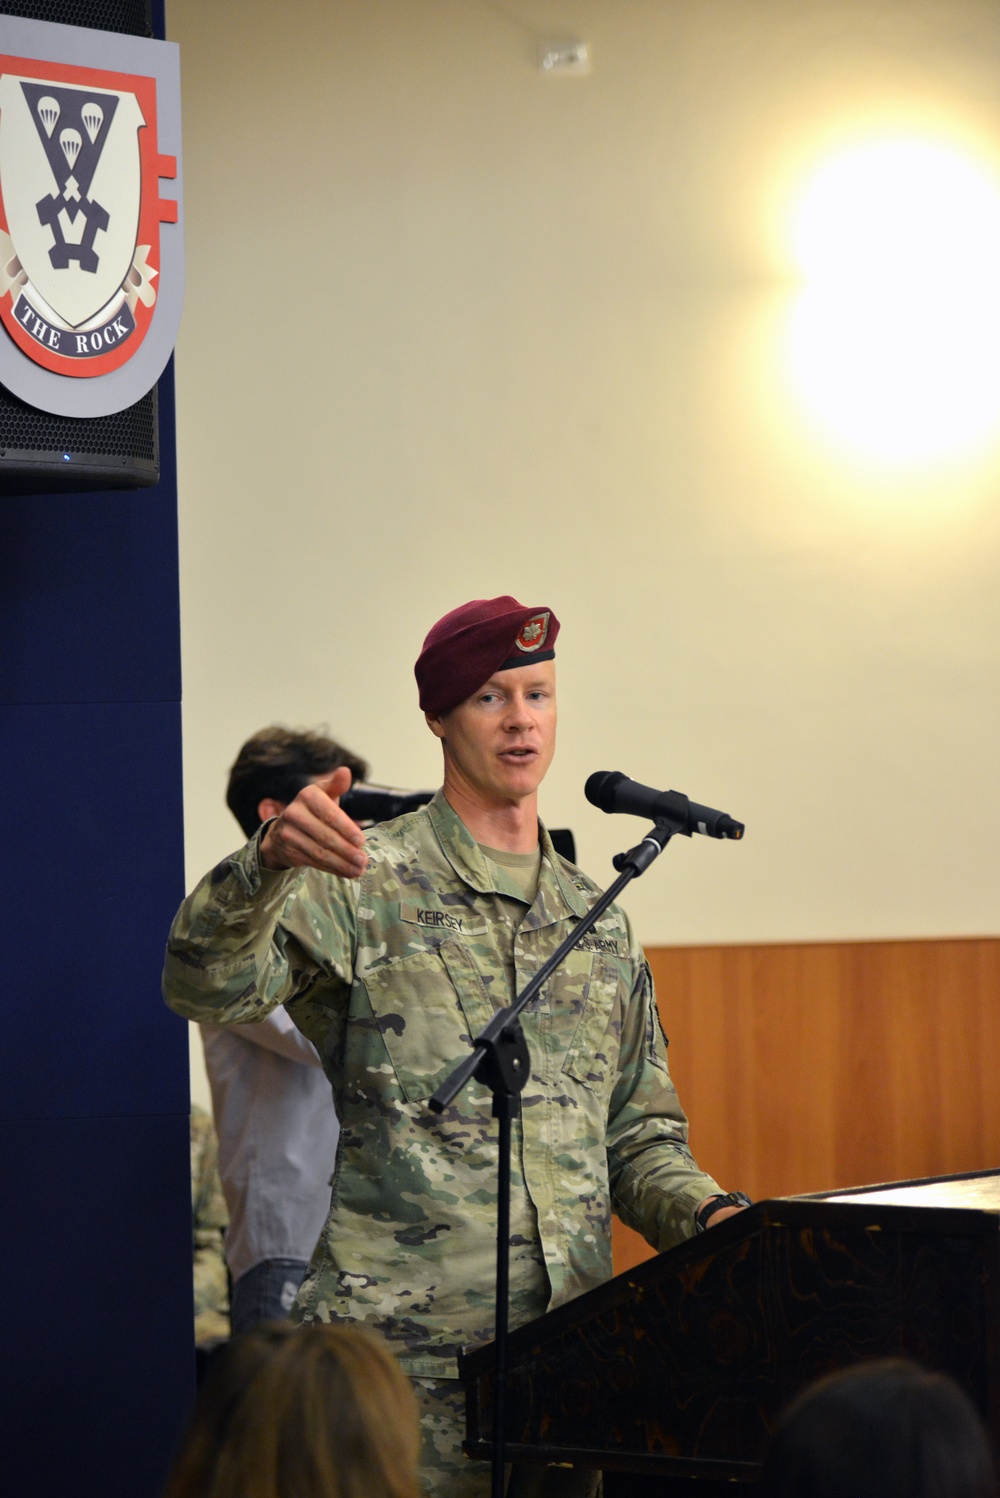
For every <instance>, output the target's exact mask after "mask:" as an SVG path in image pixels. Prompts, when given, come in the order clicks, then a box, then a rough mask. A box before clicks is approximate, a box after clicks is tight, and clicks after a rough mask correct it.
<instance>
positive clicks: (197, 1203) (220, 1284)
mask: <svg viewBox="0 0 1000 1498" xmlns="http://www.w3.org/2000/svg"><path fill="white" fill-rule="evenodd" d="M228 1222H229V1216H228V1214H227V1212H226V1199H225V1197H224V1196H223V1194H222V1182H221V1181H220V1179H219V1166H218V1151H217V1146H216V1140H215V1130H214V1128H213V1127H212V1120H211V1119H210V1118H209V1116H208V1114H207V1113H206V1112H205V1110H204V1108H199V1107H198V1105H197V1104H196V1103H194V1104H192V1106H191V1225H192V1235H193V1238H194V1340H195V1343H196V1345H197V1346H198V1347H202V1346H204V1345H207V1344H208V1343H211V1342H216V1341H218V1340H219V1339H220V1338H222V1337H228V1336H229V1276H228V1275H227V1274H226V1261H225V1258H224V1257H223V1250H222V1245H223V1239H224V1236H225V1231H226V1226H227V1224H228Z"/></svg>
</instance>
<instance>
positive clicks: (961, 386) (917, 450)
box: [792, 139, 1000, 465]
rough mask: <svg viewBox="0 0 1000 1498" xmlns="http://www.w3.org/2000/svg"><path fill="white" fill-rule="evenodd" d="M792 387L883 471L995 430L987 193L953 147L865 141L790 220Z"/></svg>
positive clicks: (834, 166)
mask: <svg viewBox="0 0 1000 1498" xmlns="http://www.w3.org/2000/svg"><path fill="white" fill-rule="evenodd" d="M795 248H796V252H797V258H798V262H799V265H800V268H801V272H802V275H803V278H804V282H805V285H804V288H803V291H802V294H801V297H800V299H799V301H798V303H797V305H796V308H795V312H794V316H793V320H792V363H793V370H794V376H795V381H796V385H797V387H798V389H799V391H800V393H801V395H802V396H803V397H804V399H805V400H806V402H807V404H808V406H809V407H810V408H811V409H812V411H813V412H814V414H815V415H816V416H817V417H818V418H819V419H820V421H821V422H822V423H823V425H824V426H825V427H826V428H827V429H829V430H831V431H832V432H833V433H834V434H835V435H836V436H837V437H838V438H839V439H840V440H841V441H842V442H843V443H846V444H847V445H848V446H850V447H852V448H854V449H855V450H857V451H859V452H860V453H863V454H865V455H867V456H869V457H871V458H875V459H878V460H881V461H883V462H887V463H889V464H892V465H907V464H911V463H914V462H921V461H927V460H928V459H935V458H945V457H950V456H954V455H958V454H959V453H967V452H970V451H972V450H973V449H975V448H977V447H979V446H980V445H982V444H983V443H985V442H986V441H988V440H989V439H990V438H992V437H993V436H994V435H996V434H997V432H998V431H1000V190H998V186H997V184H996V183H995V182H994V181H992V180H991V179H990V177H989V176H988V175H987V173H986V172H985V171H984V170H983V169H982V168H980V167H979V166H977V165H976V164H975V163H974V162H973V161H971V160H970V159H968V158H967V157H964V156H962V155H960V154H959V153H958V152H957V151H956V150H955V149H952V148H949V147H946V146H942V145H940V144H937V143H933V142H928V141H919V140H912V139H911V140H899V141H887V142H881V143H873V144H871V145H869V146H866V147H861V148H856V149H854V150H852V151H850V152H846V153H844V154H843V155H840V156H838V157H837V158H835V159H834V160H832V161H831V162H830V163H829V164H828V165H827V166H826V167H825V168H823V169H822V170H821V171H820V172H819V173H818V175H817V176H816V177H815V178H814V179H813V181H812V184H811V186H810V187H809V188H808V190H807V192H806V194H805V197H804V199H803V201H802V203H801V205H800V210H799V213H798V218H797V224H796V231H795Z"/></svg>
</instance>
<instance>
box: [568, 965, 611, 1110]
mask: <svg viewBox="0 0 1000 1498" xmlns="http://www.w3.org/2000/svg"><path fill="white" fill-rule="evenodd" d="M618 992H619V972H618V968H617V966H616V964H615V963H614V961H613V960H612V959H611V958H609V957H599V958H598V959H597V960H596V962H595V963H594V967H593V970H592V972H591V975H590V982H589V983H588V985H587V993H586V998H585V1001H584V1006H583V1013H582V1014H581V1015H580V1020H579V1023H578V1024H577V1027H576V1030H575V1031H574V1034H573V1038H572V1040H571V1041H570V1046H569V1050H568V1051H567V1052H566V1060H565V1061H564V1062H563V1071H564V1072H568V1074H569V1075H570V1076H571V1077H574V1078H575V1079H576V1080H577V1081H578V1082H582V1083H583V1084H584V1086H585V1087H589V1088H590V1090H591V1091H592V1092H598V1093H603V1092H605V1091H610V1090H611V1087H612V1086H613V1085H614V1081H615V1077H616V1075H617V1070H618V1048H619V1040H620V1038H621V1006H620V1004H619V1002H618Z"/></svg>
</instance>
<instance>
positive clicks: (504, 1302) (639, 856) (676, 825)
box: [430, 818, 685, 1498]
mask: <svg viewBox="0 0 1000 1498" xmlns="http://www.w3.org/2000/svg"><path fill="white" fill-rule="evenodd" d="M684 831H685V827H684V824H683V823H682V822H681V821H680V820H679V819H674V818H664V819H663V820H658V821H657V822H656V823H655V824H654V825H653V826H652V827H651V828H650V830H649V832H648V833H647V834H646V836H645V837H644V838H643V840H642V842H641V843H637V844H636V846H635V847H634V848H630V849H629V850H628V852H627V853H619V854H617V856H616V857H615V858H614V859H613V863H614V866H615V868H616V869H618V870H619V871H620V872H619V877H618V878H617V879H616V880H615V882H614V884H612V886H611V888H610V889H608V890H606V891H605V892H604V894H603V895H601V897H600V899H599V900H598V901H597V903H596V904H595V905H594V907H593V908H592V909H591V910H590V911H589V912H588V914H587V915H585V916H584V917H583V918H582V919H581V920H580V921H578V923H577V924H576V926H574V928H573V930H572V932H571V933H570V935H569V936H567V938H566V940H565V941H564V942H562V943H561V945H560V946H558V947H557V948H556V950H555V951H554V952H553V953H552V956H551V957H550V958H548V960H547V961H546V962H544V963H543V964H542V966H541V967H540V968H539V969H538V972H537V973H536V974H535V976H534V977H533V978H532V979H531V981H530V982H529V983H528V984H527V985H526V987H525V988H524V989H523V990H522V992H521V993H520V994H519V995H518V996H517V998H516V999H515V1000H514V1003H513V1004H511V1005H509V1006H508V1007H507V1008H506V1009H500V1010H498V1011H497V1013H496V1014H495V1015H494V1016H493V1018H492V1019H491V1020H490V1022H489V1024H488V1025H486V1027H485V1028H484V1029H483V1030H481V1031H480V1033H479V1034H478V1035H477V1036H476V1038H475V1041H474V1042H473V1049H472V1054H471V1055H470V1056H467V1057H466V1058H465V1060H463V1061H461V1062H460V1063H459V1065H458V1066H456V1067H455V1069H454V1071H452V1072H451V1073H450V1074H449V1076H448V1077H446V1078H445V1080H444V1081H443V1082H442V1084H441V1086H440V1087H439V1088H438V1090H437V1092H435V1094H434V1096H433V1097H432V1098H431V1099H430V1107H431V1108H432V1109H433V1111H434V1112H435V1113H443V1112H444V1110H445V1108H447V1107H449V1105H450V1104H451V1103H452V1102H453V1101H454V1100H455V1098H456V1097H457V1096H458V1094H459V1093H460V1092H461V1091H462V1088H463V1087H465V1086H466V1085H467V1084H468V1083H469V1082H470V1081H471V1080H472V1079H473V1077H475V1079H476V1080H477V1081H478V1082H482V1083H483V1084H484V1086H486V1087H488V1088H489V1089H490V1091H491V1092H492V1094H493V1117H494V1118H495V1119H497V1120H498V1125H499V1140H498V1143H499V1162H498V1179H497V1278H496V1335H495V1341H494V1352H495V1358H496V1361H495V1365H494V1366H495V1372H494V1397H493V1461H492V1485H491V1488H490V1498H503V1495H504V1449H505V1444H506V1427H505V1415H506V1381H507V1331H508V1325H507V1323H508V1319H509V1307H510V1145H511V1128H510V1125H511V1119H512V1118H513V1116H514V1113H515V1111H516V1107H517V1099H518V1098H519V1097H520V1095H521V1092H522V1091H523V1089H524V1087H525V1084H526V1083H527V1081H528V1078H529V1077H530V1076H531V1056H530V1053H529V1051H528V1042H527V1041H526V1040H525V1038H524V1031H523V1030H522V1028H521V1022H520V1019H519V1018H518V1016H519V1015H520V1013H521V1011H522V1010H523V1009H524V1008H525V1006H526V1005H527V1004H530V1003H531V1000H532V999H533V998H534V997H535V995H536V994H537V993H538V991H539V989H540V988H541V987H542V985H543V984H544V983H546V982H547V981H548V979H549V978H550V977H551V976H552V974H553V973H554V972H555V970H556V968H557V967H558V966H559V964H560V963H561V962H562V961H563V959H564V958H565V957H567V956H568V955H569V953H570V952H572V950H573V948H574V947H575V946H577V945H578V943H579V942H580V941H581V940H582V939H583V937H584V936H586V934H587V932H588V931H591V930H593V928H594V926H596V924H597V922H598V921H599V920H600V918H601V916H602V915H603V914H604V912H605V911H606V910H607V908H608V906H609V905H612V904H613V903H614V901H615V900H617V898H618V896H619V895H620V894H621V892H622V890H623V889H624V888H625V886H626V885H627V884H628V883H629V882H630V881H631V880H633V879H635V878H637V877H638V876H639V875H640V874H643V873H645V871H646V869H648V868H649V866H650V864H651V863H652V862H653V861H654V859H656V858H658V857H659V856H660V854H661V853H662V852H663V849H664V848H665V847H666V846H667V843H668V842H669V841H670V839H671V838H672V837H673V836H674V835H675V833H678V832H684Z"/></svg>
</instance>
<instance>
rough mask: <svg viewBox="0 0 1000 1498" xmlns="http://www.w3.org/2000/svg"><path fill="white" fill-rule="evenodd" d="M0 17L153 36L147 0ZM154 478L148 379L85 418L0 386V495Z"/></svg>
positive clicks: (94, 2) (86, 3)
mask: <svg viewBox="0 0 1000 1498" xmlns="http://www.w3.org/2000/svg"><path fill="white" fill-rule="evenodd" d="M0 15H7V16H23V17H24V18H25V19H27V20H29V21H55V22H58V23H59V24H60V25H62V26H90V27H93V28H95V29H96V30H98V31H120V32H124V33H125V34H126V35H127V36H152V35H153V26H152V15H151V9H150V0H35V3H34V4H32V3H30V0H26V3H21V4H18V3H17V0H0ZM6 337H7V334H6V333H5V332H3V331H2V330H0V338H6ZM159 477H160V444H159V423H158V420H157V400H156V386H155V385H154V386H153V388H152V390H150V391H149V393H148V394H147V395H144V396H143V398H142V400H140V401H136V403H135V405H134V406H128V407H127V408H126V409H125V410H124V411H116V412H115V413H114V415H113V416H92V417H83V416H53V415H52V414H51V413H50V412H48V411H39V410H37V409H36V408H35V407H34V406H29V405H28V404H27V402H26V401H23V400H20V399H19V398H18V397H17V396H16V395H12V394H11V392H10V391H9V390H6V389H4V387H3V386H2V385H0V494H52V493H58V492H63V491H69V492H70V493H79V492H81V491H83V490H85V489H146V488H148V487H149V486H150V485H151V484H155V483H156V482H157V481H158V480H159Z"/></svg>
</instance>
